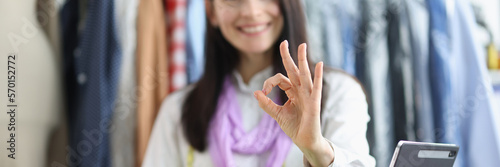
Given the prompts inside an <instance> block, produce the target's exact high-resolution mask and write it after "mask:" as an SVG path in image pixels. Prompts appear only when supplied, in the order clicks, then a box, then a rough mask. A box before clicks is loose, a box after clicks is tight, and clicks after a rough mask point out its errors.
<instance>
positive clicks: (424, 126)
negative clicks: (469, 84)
mask: <svg viewBox="0 0 500 167" xmlns="http://www.w3.org/2000/svg"><path fill="white" fill-rule="evenodd" d="M403 3H404V4H403V5H404V8H405V10H406V11H407V12H408V14H407V16H405V17H406V19H407V20H408V24H409V30H410V40H411V51H412V52H411V54H412V55H413V56H412V62H413V64H412V65H413V85H414V87H413V90H414V103H415V133H416V140H417V141H422V142H435V135H434V134H435V129H434V122H433V120H434V117H433V115H432V113H433V112H432V111H433V110H432V101H431V90H430V88H431V87H430V80H429V75H430V72H429V35H428V34H429V22H430V20H429V19H430V18H429V11H428V10H427V5H426V3H425V0H411V1H403Z"/></svg>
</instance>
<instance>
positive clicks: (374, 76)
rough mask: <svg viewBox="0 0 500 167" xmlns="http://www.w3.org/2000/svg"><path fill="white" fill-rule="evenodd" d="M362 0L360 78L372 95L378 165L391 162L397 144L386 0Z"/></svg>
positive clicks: (372, 140)
mask: <svg viewBox="0 0 500 167" xmlns="http://www.w3.org/2000/svg"><path fill="white" fill-rule="evenodd" d="M362 2H363V3H361V12H360V13H362V20H361V32H360V35H359V36H360V39H359V41H358V42H359V49H360V53H359V54H361V55H362V56H363V61H362V62H364V64H363V65H364V70H363V73H364V77H363V78H360V79H361V80H362V82H363V85H364V87H365V88H366V91H367V93H366V94H367V95H368V96H369V97H368V98H367V99H368V104H370V106H369V108H368V112H369V114H370V117H371V120H370V122H369V123H368V131H367V139H368V142H369V144H370V153H371V154H372V155H373V156H374V157H375V158H376V159H377V166H384V167H385V166H389V164H390V162H391V157H392V154H393V152H394V148H395V146H396V144H395V142H394V141H393V140H394V124H393V123H394V122H393V116H392V105H391V103H392V96H391V83H390V78H391V76H390V74H389V53H388V43H387V20H386V18H385V12H386V7H387V6H386V1H385V0H364V1H362Z"/></svg>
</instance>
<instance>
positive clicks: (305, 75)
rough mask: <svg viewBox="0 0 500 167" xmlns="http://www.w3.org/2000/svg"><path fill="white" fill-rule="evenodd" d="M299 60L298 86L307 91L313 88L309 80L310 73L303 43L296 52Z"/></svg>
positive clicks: (305, 47) (305, 45) (305, 46)
mask: <svg viewBox="0 0 500 167" xmlns="http://www.w3.org/2000/svg"><path fill="white" fill-rule="evenodd" d="M298 54H299V55H298V58H299V62H298V63H299V71H300V84H301V86H303V87H305V88H306V89H308V90H309V91H311V88H312V87H313V83H312V79H311V71H309V64H308V62H307V44H305V43H303V44H301V45H299V50H298Z"/></svg>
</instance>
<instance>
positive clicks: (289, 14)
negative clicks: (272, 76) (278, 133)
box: [181, 0, 307, 151]
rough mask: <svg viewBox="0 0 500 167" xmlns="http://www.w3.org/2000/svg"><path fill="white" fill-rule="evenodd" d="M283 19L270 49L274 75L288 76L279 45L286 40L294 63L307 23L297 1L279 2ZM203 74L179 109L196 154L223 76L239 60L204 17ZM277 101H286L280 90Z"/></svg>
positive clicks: (201, 148)
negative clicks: (280, 28) (279, 33)
mask: <svg viewBox="0 0 500 167" xmlns="http://www.w3.org/2000/svg"><path fill="white" fill-rule="evenodd" d="M279 6H280V10H281V13H282V15H283V19H284V26H283V30H282V32H281V35H280V36H279V38H278V39H277V41H276V42H275V43H274V44H273V46H272V47H271V48H272V49H274V50H272V56H273V58H272V64H273V67H274V69H273V71H274V73H282V74H283V75H285V76H287V74H286V71H285V68H284V66H283V62H282V59H281V56H280V50H279V44H280V42H281V41H283V40H285V39H286V40H288V42H289V48H290V54H291V55H292V58H293V60H294V61H295V63H297V48H298V46H299V44H301V43H305V42H307V36H306V27H305V26H306V21H305V15H304V11H303V9H302V6H301V3H300V0H279ZM206 20H207V21H206V23H207V24H206V28H207V29H206V30H207V31H206V38H205V60H206V62H205V72H204V74H203V76H202V77H201V78H200V80H199V81H198V82H197V83H196V84H195V85H194V88H193V89H192V91H191V92H189V94H188V95H187V97H186V99H185V101H184V104H183V106H182V117H181V124H182V127H183V131H184V135H185V136H186V139H187V140H188V142H189V144H190V145H191V146H192V147H193V148H194V149H196V150H198V151H204V150H205V149H206V148H207V134H208V130H209V125H210V121H211V120H212V118H213V115H214V113H215V110H216V107H217V104H218V100H219V95H220V92H221V90H222V89H223V88H222V83H223V80H224V77H225V76H227V75H230V73H231V72H232V71H233V70H234V69H235V68H236V66H237V64H238V63H239V61H240V58H239V56H238V50H237V49H236V48H234V47H233V46H232V45H231V44H230V43H229V42H228V41H227V40H226V39H225V38H224V36H223V35H222V33H221V31H220V29H219V28H216V27H212V26H211V25H210V21H209V20H208V18H206ZM279 98H280V99H281V101H282V102H286V101H287V100H288V97H287V96H286V94H285V93H284V91H282V90H280V95H279Z"/></svg>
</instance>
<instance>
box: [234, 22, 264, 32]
mask: <svg viewBox="0 0 500 167" xmlns="http://www.w3.org/2000/svg"><path fill="white" fill-rule="evenodd" d="M270 26H271V23H267V24H261V25H256V26H245V27H238V30H240V32H242V33H244V34H248V35H257V34H260V33H261V32H264V31H266V30H267V29H268V28H269V27H270Z"/></svg>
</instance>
